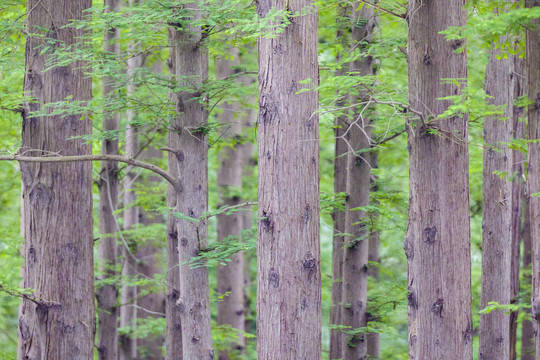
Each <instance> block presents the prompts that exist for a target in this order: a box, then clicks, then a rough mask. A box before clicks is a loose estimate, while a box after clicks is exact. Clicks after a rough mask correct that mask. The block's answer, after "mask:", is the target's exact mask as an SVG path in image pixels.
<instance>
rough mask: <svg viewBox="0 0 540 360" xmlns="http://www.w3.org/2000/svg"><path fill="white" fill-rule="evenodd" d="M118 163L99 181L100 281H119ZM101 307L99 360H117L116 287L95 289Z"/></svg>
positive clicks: (108, 121)
mask: <svg viewBox="0 0 540 360" xmlns="http://www.w3.org/2000/svg"><path fill="white" fill-rule="evenodd" d="M118 7H119V4H118V1H117V0H105V11H106V12H107V13H110V12H116V11H118ZM119 35H120V32H119V30H118V29H117V28H111V29H108V30H107V31H105V34H104V36H103V48H104V51H105V53H106V54H107V56H109V57H110V58H111V59H114V60H118V58H119V56H120V45H119V42H118V40H119ZM113 81H114V80H113V79H112V77H106V78H104V79H103V98H104V99H109V98H112V99H116V96H115V90H114V86H113ZM119 126H120V114H119V113H117V112H114V113H111V112H110V111H106V112H105V113H104V119H103V130H105V131H107V130H118V128H119ZM101 152H102V153H103V154H112V155H118V138H113V139H111V138H106V139H104V140H103V143H102V150H101ZM117 166H118V163H116V162H112V161H111V162H105V161H104V162H102V163H101V173H100V180H99V183H98V185H99V204H100V206H99V232H100V234H101V239H100V240H99V252H98V254H99V271H100V273H101V275H100V276H101V280H106V279H110V278H114V277H116V275H117V274H116V271H115V265H116V240H117V235H115V234H116V232H117V231H118V230H119V229H118V227H117V223H116V220H115V216H116V215H115V214H114V211H116V209H117V204H118V169H117ZM96 299H97V305H98V321H99V323H98V324H99V325H98V355H99V359H100V360H117V358H118V324H117V316H118V288H117V286H116V284H114V283H109V284H107V285H101V286H100V287H99V288H98V289H96Z"/></svg>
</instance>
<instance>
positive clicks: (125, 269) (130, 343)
mask: <svg viewBox="0 0 540 360" xmlns="http://www.w3.org/2000/svg"><path fill="white" fill-rule="evenodd" d="M137 3H138V1H137V0H130V2H129V4H130V6H135V5H137ZM128 53H129V54H130V57H129V58H128V60H127V71H128V74H133V72H134V71H135V70H136V69H137V68H138V67H139V66H140V64H139V63H140V57H139V56H134V55H133V54H135V53H136V46H135V42H134V41H132V42H131V43H130V44H129V45H128ZM135 91H136V85H135V84H134V83H133V82H132V81H130V82H129V83H128V85H127V95H128V96H133V95H134V94H135ZM135 116H136V114H135V112H134V111H133V109H130V108H128V109H127V111H126V121H127V129H126V156H128V157H131V158H135V157H137V155H138V153H139V135H138V130H137V127H136V126H135V125H134V123H135ZM134 170H135V168H134V167H131V166H130V167H128V169H127V173H126V176H125V178H124V230H127V229H130V228H132V227H134V226H136V225H137V224H138V223H139V207H138V206H136V205H135V202H136V200H137V196H136V194H135V189H134V183H135V180H136V178H137V173H136V172H135V171H134ZM125 240H126V241H127V245H129V248H130V249H128V248H127V247H126V244H125V243H123V244H122V245H120V248H121V249H122V250H121V251H122V254H123V266H122V277H123V278H124V279H126V280H131V279H133V278H135V276H137V259H136V257H135V255H134V254H135V253H136V246H135V244H133V242H132V241H130V239H129V238H126V239H125ZM121 301H122V306H121V307H120V326H121V327H130V328H131V329H130V331H129V333H127V334H123V335H122V336H120V346H119V351H118V355H119V356H118V357H119V360H131V359H134V358H136V357H137V339H136V338H135V337H134V336H133V333H134V331H135V329H136V326H137V308H136V307H135V306H133V305H137V287H136V286H127V285H123V286H122V291H121Z"/></svg>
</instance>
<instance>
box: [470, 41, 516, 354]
mask: <svg viewBox="0 0 540 360" xmlns="http://www.w3.org/2000/svg"><path fill="white" fill-rule="evenodd" d="M498 54H499V52H498V51H495V50H492V51H491V56H490V61H489V64H488V66H487V69H486V84H485V90H486V94H487V95H489V96H491V97H493V99H492V103H493V104H494V105H498V106H504V105H506V109H505V112H504V116H505V117H507V118H510V120H508V121H503V119H501V117H500V116H489V117H486V118H485V120H484V141H485V143H486V150H485V151H484V175H483V178H484V180H483V182H484V186H483V199H484V200H483V206H482V208H483V226H482V228H483V230H482V235H483V240H482V303H481V306H482V308H484V307H486V306H488V304H489V302H492V301H494V302H497V303H499V304H510V303H513V302H515V298H516V296H517V295H518V292H519V244H520V241H519V240H520V230H521V210H520V206H521V191H520V181H521V177H520V176H519V175H518V176H516V177H515V179H514V181H509V180H508V179H507V178H506V177H501V176H499V175H498V173H497V172H504V173H507V174H508V176H512V175H513V173H514V171H516V172H520V165H519V164H517V165H515V164H516V163H519V162H520V160H521V156H520V155H519V151H514V150H511V149H510V148H509V146H508V144H509V143H510V142H511V141H512V139H513V138H514V137H515V136H516V135H518V134H517V132H518V128H517V127H518V126H519V114H516V115H518V116H514V109H515V110H516V111H518V109H519V108H515V107H514V106H513V103H514V100H515V99H516V97H515V96H516V95H517V94H516V92H519V86H520V84H519V81H520V79H519V75H520V73H519V71H516V61H515V59H514V57H513V56H510V57H508V58H502V59H500V60H498V59H497V56H498ZM516 74H517V75H516ZM515 88H517V89H515ZM516 267H517V269H516ZM515 316H516V314H515V313H514V314H511V315H509V314H508V313H507V311H504V310H497V311H492V312H490V313H489V314H482V315H480V359H490V360H491V359H501V360H502V359H504V360H506V359H515V356H516V353H515V331H516V327H515V324H516V323H515Z"/></svg>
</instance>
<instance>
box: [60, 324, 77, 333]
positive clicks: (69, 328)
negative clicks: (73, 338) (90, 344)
mask: <svg viewBox="0 0 540 360" xmlns="http://www.w3.org/2000/svg"><path fill="white" fill-rule="evenodd" d="M61 331H62V333H63V334H73V333H74V332H75V326H69V325H67V324H64V325H63V326H62V330H61Z"/></svg>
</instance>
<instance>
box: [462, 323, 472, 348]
mask: <svg viewBox="0 0 540 360" xmlns="http://www.w3.org/2000/svg"><path fill="white" fill-rule="evenodd" d="M463 339H464V340H465V344H468V343H470V342H472V325H471V322H470V321H468V322H467V328H466V329H465V331H464V332H463Z"/></svg>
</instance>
